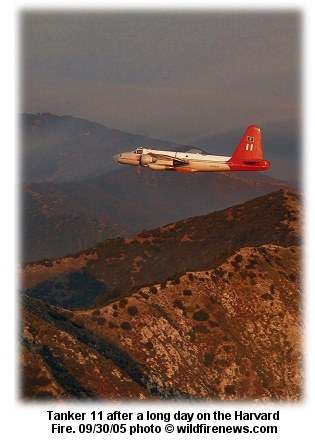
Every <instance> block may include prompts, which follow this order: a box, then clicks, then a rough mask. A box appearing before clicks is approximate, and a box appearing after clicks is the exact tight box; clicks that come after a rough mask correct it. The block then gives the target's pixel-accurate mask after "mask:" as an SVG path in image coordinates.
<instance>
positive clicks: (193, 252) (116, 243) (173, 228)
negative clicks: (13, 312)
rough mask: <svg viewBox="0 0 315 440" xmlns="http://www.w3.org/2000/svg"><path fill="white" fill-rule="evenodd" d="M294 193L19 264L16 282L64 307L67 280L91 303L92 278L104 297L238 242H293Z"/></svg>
mask: <svg viewBox="0 0 315 440" xmlns="http://www.w3.org/2000/svg"><path fill="white" fill-rule="evenodd" d="M299 198H300V196H299V194H298V193H294V192H292V191H283V190H280V191H277V192H275V193H271V194H267V195H265V196H261V197H258V198H256V199H253V200H251V201H248V202H245V203H244V204H240V205H236V206H234V207H230V208H227V209H225V210H221V211H217V212H214V213H210V214H207V215H203V216H199V217H192V218H188V219H186V220H183V221H180V222H176V223H174V224H168V225H165V226H163V227H159V228H156V229H153V230H144V231H143V232H142V233H140V234H137V235H134V236H133V237H132V238H129V239H128V238H121V237H119V238H116V239H109V240H105V241H103V242H100V243H99V244H97V245H96V246H92V247H90V248H88V249H86V250H85V251H81V252H79V253H77V254H73V255H70V256H69V257H66V258H61V259H56V260H54V259H44V260H42V261H38V262H34V263H28V264H26V265H23V267H21V269H20V270H21V287H22V289H23V290H25V289H28V290H27V292H28V294H29V295H31V296H35V297H37V298H41V299H43V298H45V300H47V301H49V302H52V303H53V304H55V305H57V304H56V303H54V301H55V299H56V298H58V301H62V302H61V303H58V304H59V305H61V306H63V307H65V306H66V304H71V302H72V301H74V298H75V296H73V295H75V293H73V294H69V289H68V287H67V286H69V283H70V285H77V283H78V282H79V281H80V283H81V284H80V288H82V290H81V295H82V298H90V301H91V302H92V296H93V289H92V290H91V286H95V284H94V283H95V282H96V281H97V282H98V283H100V285H98V286H99V287H98V290H97V291H96V293H95V296H94V299H95V298H96V297H103V300H104V301H105V302H106V298H108V300H109V299H110V300H112V299H113V298H114V297H115V295H116V296H117V295H118V296H119V295H122V292H125V291H128V290H130V289H133V288H135V287H136V286H139V285H144V284H146V283H147V284H151V283H154V282H156V281H157V280H159V281H160V282H163V281H165V280H166V279H168V278H172V277H173V278H174V276H175V274H176V273H177V274H181V273H182V272H185V271H188V270H204V269H206V268H211V267H213V266H216V265H219V264H220V263H221V262H223V261H224V260H225V259H226V258H227V257H228V256H229V255H230V254H231V253H233V252H235V251H237V249H238V248H239V247H242V246H244V245H246V246H260V245H262V244H271V243H272V244H277V245H281V246H292V245H299V244H300V241H301V237H302V222H303V220H302V215H301V206H300V200H299ZM262 211H263V212H264V214H263V219H264V221H263V223H262V220H261V219H262ZM60 277H63V278H62V283H61V278H60ZM83 281H84V282H85V284H84V283H83ZM60 283H61V284H60ZM101 285H102V286H103V293H101V290H102V289H101ZM65 291H66V292H67V294H65V293H63V292H65ZM74 292H75V291H74ZM43 295H44V296H43ZM91 295H92V296H91ZM54 298H55V299H54ZM85 304H86V303H85ZM76 307H80V303H77V302H76Z"/></svg>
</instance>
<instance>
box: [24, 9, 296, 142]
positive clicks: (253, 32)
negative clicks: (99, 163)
mask: <svg viewBox="0 0 315 440" xmlns="http://www.w3.org/2000/svg"><path fill="white" fill-rule="evenodd" d="M20 25H21V32H20V40H21V48H20V54H21V69H20V77H21V83H22V93H21V111H24V112H28V113H37V112H50V113H54V114H58V115H66V114H68V115H72V116H75V117H80V118H84V119H88V120H90V121H94V122H99V123H101V124H104V125H105V126H107V127H109V128H116V129H119V130H123V131H127V132H131V133H137V134H144V135H147V136H151V137H155V138H160V139H167V140H171V141H175V142H179V143H184V144H191V143H192V142H193V141H194V140H198V139H201V138H204V137H207V136H211V135H212V134H216V133H221V132H225V131H227V130H231V129H235V128H237V129H238V128H240V127H244V129H245V128H246V127H247V126H248V125H251V124H256V125H262V124H266V123H269V122H274V121H281V120H288V119H296V118H299V116H300V90H299V88H300V75H301V71H300V70H301V65H300V64H301V45H302V42H301V16H300V13H299V12H292V11H291V12H290V11H281V12H276V11H272V10H271V11H270V12H262V11H261V12H249V11H244V10H243V11H242V12H240V11H232V10H231V11H230V12H229V11H228V10H226V11H224V12H216V11H214V10H213V11H211V10H210V9H208V10H204V11H202V12H186V13H185V12H180V11H177V12H170V11H168V12H164V13H163V12H149V13H146V12H141V11H139V12H135V11H134V12H129V13H128V12H123V13H118V12H110V11H109V10H107V11H106V10H99V11H97V12H96V11H93V12H88V11H85V12H81V13H79V12H77V13H76V12H65V11H60V12H59V13H58V11H56V10H55V11H51V12H41V13H40V12H36V11H29V12H23V13H21V14H20Z"/></svg>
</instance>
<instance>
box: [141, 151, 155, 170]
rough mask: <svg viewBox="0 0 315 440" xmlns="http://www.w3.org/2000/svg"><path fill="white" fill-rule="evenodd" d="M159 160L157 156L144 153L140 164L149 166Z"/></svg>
mask: <svg viewBox="0 0 315 440" xmlns="http://www.w3.org/2000/svg"><path fill="white" fill-rule="evenodd" d="M156 161H157V158H156V157H152V156H150V154H143V155H142V156H141V159H140V165H142V166H144V167H145V166H148V165H149V164H150V163H154V162H156Z"/></svg>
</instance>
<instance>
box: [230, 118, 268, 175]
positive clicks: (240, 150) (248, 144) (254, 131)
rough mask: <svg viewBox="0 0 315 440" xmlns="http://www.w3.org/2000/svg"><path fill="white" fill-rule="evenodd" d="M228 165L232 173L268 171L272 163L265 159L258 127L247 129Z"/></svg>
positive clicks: (253, 126) (252, 126)
mask: <svg viewBox="0 0 315 440" xmlns="http://www.w3.org/2000/svg"><path fill="white" fill-rule="evenodd" d="M228 164H229V166H230V169H231V170H232V171H246V170H248V171H254V170H255V171H263V170H268V168H269V167H270V163H269V162H268V161H267V160H264V158H263V152H262V142H261V133H260V129H259V128H258V127H256V126H255V125H251V126H250V127H248V128H247V130H246V131H245V133H244V135H243V137H242V139H241V141H240V143H239V144H238V146H237V148H236V150H235V152H234V154H233V156H232V157H231V159H230V160H229V162H228Z"/></svg>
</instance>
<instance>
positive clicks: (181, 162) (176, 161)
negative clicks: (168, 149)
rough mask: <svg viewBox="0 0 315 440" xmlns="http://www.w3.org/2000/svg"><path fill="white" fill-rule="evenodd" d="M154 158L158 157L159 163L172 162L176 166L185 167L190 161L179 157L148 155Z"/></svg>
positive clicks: (159, 154)
mask: <svg viewBox="0 0 315 440" xmlns="http://www.w3.org/2000/svg"><path fill="white" fill-rule="evenodd" d="M148 154H149V155H150V156H152V157H156V158H157V160H159V161H170V162H172V164H174V165H184V164H189V161H188V160H185V159H181V158H179V157H174V156H169V155H167V154H161V153H152V152H150V153H148Z"/></svg>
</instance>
